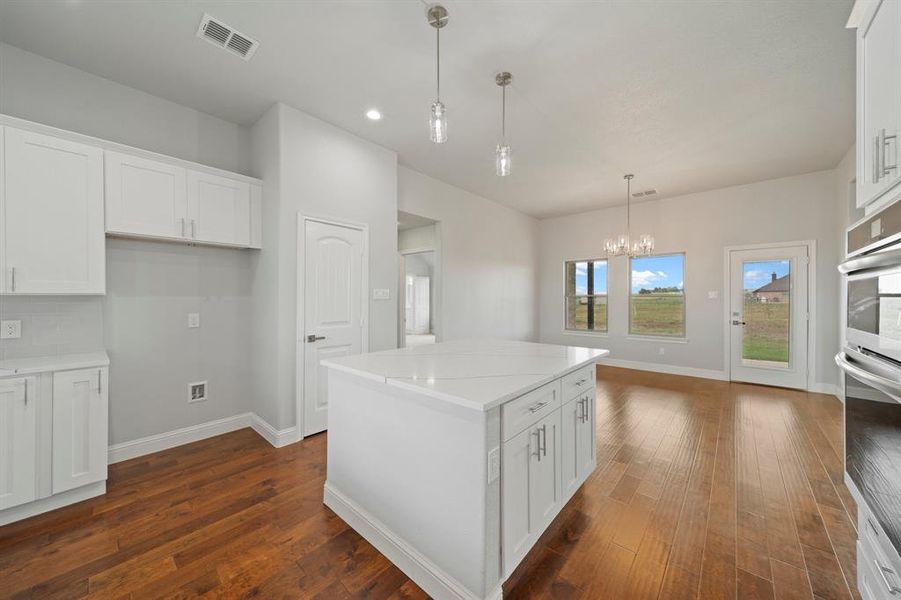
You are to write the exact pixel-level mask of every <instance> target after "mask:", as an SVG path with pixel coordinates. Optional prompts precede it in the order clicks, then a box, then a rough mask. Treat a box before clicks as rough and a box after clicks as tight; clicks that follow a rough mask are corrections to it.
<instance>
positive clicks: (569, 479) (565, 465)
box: [560, 398, 584, 498]
mask: <svg viewBox="0 0 901 600" xmlns="http://www.w3.org/2000/svg"><path fill="white" fill-rule="evenodd" d="M582 419H583V409H582V399H581V398H576V399H574V400H570V401H569V402H567V403H566V404H564V405H563V408H562V409H561V411H560V476H561V479H562V482H563V497H564V498H569V497H570V496H572V495H573V493H574V492H575V491H576V490H577V489H578V488H579V486H580V485H581V484H582V477H581V475H582V469H581V452H584V451H583V450H581V447H582V446H583V445H584V444H582V443H581V439H580V438H581V437H583V436H582V432H583V431H584V427H583V426H582V422H581V421H582Z"/></svg>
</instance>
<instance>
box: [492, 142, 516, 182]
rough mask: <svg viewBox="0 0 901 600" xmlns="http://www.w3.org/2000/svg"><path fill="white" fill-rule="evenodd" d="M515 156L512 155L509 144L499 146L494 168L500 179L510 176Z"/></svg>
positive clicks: (496, 151)
mask: <svg viewBox="0 0 901 600" xmlns="http://www.w3.org/2000/svg"><path fill="white" fill-rule="evenodd" d="M512 159H513V156H512V154H511V153H510V145H509V144H503V145H501V144H498V146H497V150H495V160H494V167H495V173H496V174H497V176H498V177H506V176H507V175H509V174H510V166H511V162H512Z"/></svg>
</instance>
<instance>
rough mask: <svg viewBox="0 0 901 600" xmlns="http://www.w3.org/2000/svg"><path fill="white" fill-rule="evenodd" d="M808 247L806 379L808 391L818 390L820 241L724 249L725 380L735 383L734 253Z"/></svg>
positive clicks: (746, 245) (773, 243) (800, 241)
mask: <svg viewBox="0 0 901 600" xmlns="http://www.w3.org/2000/svg"><path fill="white" fill-rule="evenodd" d="M798 246H806V247H807V380H806V383H805V389H806V390H807V391H809V392H810V391H815V390H814V387H815V383H814V382H815V381H816V379H817V371H816V364H817V361H816V358H817V346H816V341H817V335H816V331H817V327H816V326H815V325H816V322H817V276H816V274H817V241H816V240H797V241H793V242H771V243H766V244H745V245H741V246H725V247H724V248H723V371H724V372H725V374H726V379H728V380H729V381H731V380H732V329H731V327H730V325H729V322H730V321H731V318H732V317H731V314H730V313H731V310H732V280H731V270H732V266H731V256H730V255H731V253H732V252H735V251H738V252H740V251H743V250H775V249H778V248H796V247H798Z"/></svg>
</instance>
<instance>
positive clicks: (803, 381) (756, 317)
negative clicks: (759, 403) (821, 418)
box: [726, 246, 809, 389]
mask: <svg viewBox="0 0 901 600" xmlns="http://www.w3.org/2000/svg"><path fill="white" fill-rule="evenodd" d="M808 264H809V258H808V249H807V246H785V247H772V248H761V249H750V250H733V251H731V252H730V253H729V281H730V286H729V288H730V293H729V296H730V298H729V322H728V323H727V325H726V327H727V330H728V332H729V348H730V365H729V366H730V374H731V377H730V378H731V379H732V380H733V381H745V382H748V383H760V384H764V385H775V386H780V387H789V388H797V389H806V388H807V345H808V342H807V336H808V331H807V327H808V325H807V324H808V315H809V312H808V311H809V307H808V285H807V282H808Z"/></svg>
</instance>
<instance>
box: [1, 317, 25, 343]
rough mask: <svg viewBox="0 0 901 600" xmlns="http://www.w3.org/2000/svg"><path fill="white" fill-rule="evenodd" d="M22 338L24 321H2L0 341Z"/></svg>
mask: <svg viewBox="0 0 901 600" xmlns="http://www.w3.org/2000/svg"><path fill="white" fill-rule="evenodd" d="M20 337H22V321H20V320H18V319H16V320H10V321H0V339H4V340H16V339H19V338H20Z"/></svg>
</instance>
